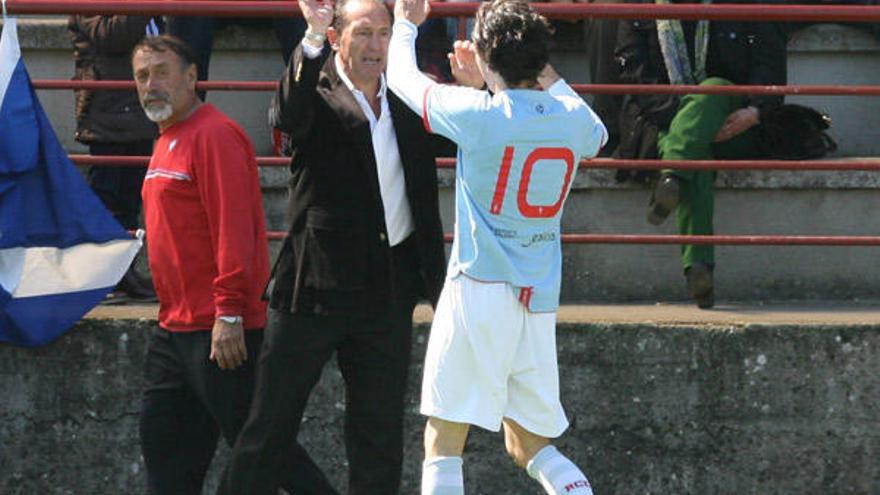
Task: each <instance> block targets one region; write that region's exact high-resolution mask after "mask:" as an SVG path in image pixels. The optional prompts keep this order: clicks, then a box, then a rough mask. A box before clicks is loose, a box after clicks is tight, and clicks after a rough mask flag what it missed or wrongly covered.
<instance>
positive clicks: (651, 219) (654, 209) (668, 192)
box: [648, 175, 681, 225]
mask: <svg viewBox="0 0 880 495" xmlns="http://www.w3.org/2000/svg"><path fill="white" fill-rule="evenodd" d="M680 195H681V184H679V182H678V179H677V178H675V176H674V175H662V176H660V180H659V181H657V185H656V186H655V187H654V193H653V194H652V195H651V203H650V204H649V205H648V223H650V224H651V225H660V224H661V223H663V222H664V221H666V217H668V216H669V214H670V213H672V210H674V209H675V207H676V206H678V201H679V196H680Z"/></svg>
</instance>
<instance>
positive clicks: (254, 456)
mask: <svg viewBox="0 0 880 495" xmlns="http://www.w3.org/2000/svg"><path fill="white" fill-rule="evenodd" d="M405 244H411V243H405ZM392 249H393V250H394V248H392ZM398 252H404V253H405V254H392V262H393V263H392V281H393V284H392V286H393V289H392V301H393V302H392V305H391V309H390V311H389V312H388V313H387V314H385V315H382V316H378V317H370V318H367V317H363V316H349V315H310V314H294V313H289V312H286V311H276V310H271V309H270V310H269V323H268V326H267V328H266V342H265V343H264V345H263V350H262V353H261V354H260V365H259V376H258V379H257V389H256V392H255V394H254V402H253V405H252V407H251V412H250V416H249V417H248V421H247V423H246V424H245V427H244V430H243V431H242V434H241V436H240V437H239V439H238V442H237V443H236V445H235V450H234V452H233V458H232V461H231V462H230V463H229V466H228V468H227V472H226V476H225V477H224V479H223V482H222V484H221V485H220V489H219V490H218V494H222V495H241V494H244V493H247V494H249V495H276V493H277V492H276V490H277V487H278V486H279V485H278V481H279V480H278V478H277V473H279V471H280V470H281V468H282V466H281V462H280V458H281V456H280V455H279V452H281V451H282V450H283V449H284V448H285V445H289V444H291V443H292V442H294V440H295V439H296V437H297V434H298V433H299V427H300V422H301V420H302V416H303V412H304V410H305V408H306V402H307V401H308V398H309V395H310V394H311V391H312V389H313V388H314V387H315V384H316V383H317V382H318V379H319V378H320V376H321V370H322V369H323V367H324V364H325V363H326V362H327V361H328V360H329V359H330V357H331V356H332V355H333V353H334V352H336V358H337V362H338V364H339V369H340V371H342V376H343V378H344V380H345V392H346V393H345V397H346V404H345V449H346V454H347V456H348V462H349V483H348V486H349V489H348V493H349V494H350V495H394V494H396V493H398V491H399V490H400V477H401V467H402V462H403V406H404V394H405V390H406V383H407V371H408V369H409V360H410V350H411V343H412V340H411V339H412V337H411V336H412V312H413V309H414V307H415V301H416V297H415V294H416V290H415V288H416V287H417V286H416V285H415V284H417V283H418V282H417V280H418V270H417V268H418V263H417V261H416V260H415V253H414V250H412V249H407V248H403V249H401V250H398Z"/></svg>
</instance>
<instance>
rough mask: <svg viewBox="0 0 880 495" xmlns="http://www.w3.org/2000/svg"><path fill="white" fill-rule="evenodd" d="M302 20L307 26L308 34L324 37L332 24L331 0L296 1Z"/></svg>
mask: <svg viewBox="0 0 880 495" xmlns="http://www.w3.org/2000/svg"><path fill="white" fill-rule="evenodd" d="M297 3H299V9H300V10H301V11H302V15H303V19H305V21H306V24H308V25H309V32H311V33H314V34H317V35H322V36H323V35H324V34H325V33H326V32H327V28H328V27H330V24H332V23H333V2H332V1H331V0H298V2H297Z"/></svg>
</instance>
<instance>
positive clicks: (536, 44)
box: [472, 0, 553, 86]
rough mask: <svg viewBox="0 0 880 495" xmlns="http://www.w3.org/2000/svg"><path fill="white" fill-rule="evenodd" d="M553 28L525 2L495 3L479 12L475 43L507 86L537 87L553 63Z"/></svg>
mask: <svg viewBox="0 0 880 495" xmlns="http://www.w3.org/2000/svg"><path fill="white" fill-rule="evenodd" d="M552 35H553V28H551V27H550V23H548V22H547V19H546V18H544V16H542V15H540V14H538V13H537V12H535V11H534V10H532V8H531V7H529V4H528V3H526V2H525V1H523V0H492V1H490V2H486V3H483V4H482V5H480V8H479V9H478V10H477V16H476V24H475V26H474V32H473V35H472V39H473V42H474V45H476V48H477V52H478V53H479V54H480V57H481V58H482V59H483V60H484V61H485V62H486V63H487V64H488V65H489V68H490V69H492V70H493V71H495V72H497V73H498V74H500V75H501V77H502V78H504V82H505V83H506V84H507V85H508V86H518V85H520V84H523V83H525V84H534V83H535V82H536V81H537V80H538V74H540V73H541V70H543V69H544V66H545V65H547V62H548V61H549V60H550V50H549V44H550V37H551V36H552Z"/></svg>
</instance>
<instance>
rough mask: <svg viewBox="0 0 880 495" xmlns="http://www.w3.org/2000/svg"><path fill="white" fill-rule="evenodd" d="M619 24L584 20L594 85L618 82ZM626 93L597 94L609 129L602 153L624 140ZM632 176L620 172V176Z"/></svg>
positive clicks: (599, 109) (599, 0)
mask: <svg viewBox="0 0 880 495" xmlns="http://www.w3.org/2000/svg"><path fill="white" fill-rule="evenodd" d="M576 3H622V0H595V1H593V0H584V1H578V2H576ZM617 25H618V21H617V20H615V19H597V18H594V17H589V18H587V19H584V49H585V51H586V54H587V64H588V65H589V68H590V82H591V83H592V84H618V83H619V82H620V71H619V70H618V67H617V61H616V60H615V59H614V48H615V46H616V44H617ZM622 104H623V96H621V95H617V94H597V95H594V96H593V104H592V105H590V106H591V107H592V108H593V110H594V111H595V112H596V114H598V115H599V118H600V119H601V120H602V122H603V123H604V124H605V127H606V128H607V129H608V144H607V145H606V146H605V147H604V148H602V151H601V152H600V156H609V155H610V154H611V153H612V152H613V151H614V150H615V149H616V148H617V143H618V142H619V141H620V132H619V129H618V123H617V119H618V118H619V117H620V108H621V106H622ZM622 175H628V174H621V173H619V174H618V176H619V177H620V176H622Z"/></svg>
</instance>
